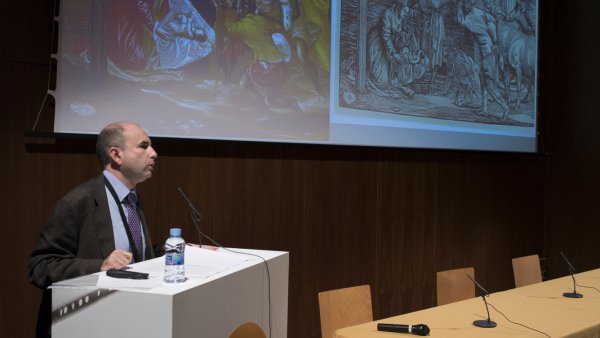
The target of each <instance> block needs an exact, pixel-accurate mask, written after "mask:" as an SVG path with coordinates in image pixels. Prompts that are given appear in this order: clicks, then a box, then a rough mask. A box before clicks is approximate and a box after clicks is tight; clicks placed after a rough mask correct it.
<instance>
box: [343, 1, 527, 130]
mask: <svg viewBox="0 0 600 338" xmlns="http://www.w3.org/2000/svg"><path fill="white" fill-rule="evenodd" d="M338 8H339V14H340V15H339V16H338V25H337V29H336V30H335V32H334V34H335V35H336V36H337V37H338V38H339V41H338V43H336V44H335V47H336V53H335V55H336V57H337V58H338V61H339V68H338V69H337V72H338V74H337V75H336V76H335V81H336V83H335V86H336V89H337V92H336V94H335V95H336V96H335V102H336V109H335V111H336V112H337V113H336V115H337V118H338V120H341V121H346V122H347V123H352V121H354V120H353V118H354V119H358V120H357V121H360V123H364V122H365V121H367V119H369V118H371V119H372V121H375V122H373V123H382V124H385V123H393V122H394V121H396V122H398V121H400V122H398V123H401V121H411V122H412V123H419V125H420V126H421V127H423V128H427V127H428V126H433V128H445V127H452V126H460V127H461V128H463V129H464V128H467V129H468V128H473V129H474V130H478V131H480V132H483V133H486V132H490V133H495V132H499V133H512V132H516V133H521V134H524V135H532V134H533V133H535V114H536V62H537V43H536V41H537V39H536V36H537V2H536V1H535V0H418V1H416V0H390V1H380V0H346V1H343V2H341V3H340V4H339V7H338ZM360 22H363V25H362V26H361V24H360ZM334 120H335V119H334Z"/></svg>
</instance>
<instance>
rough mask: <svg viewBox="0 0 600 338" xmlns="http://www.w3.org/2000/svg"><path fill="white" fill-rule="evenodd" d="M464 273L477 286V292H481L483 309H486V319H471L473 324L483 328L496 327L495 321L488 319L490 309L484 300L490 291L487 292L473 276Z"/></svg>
mask: <svg viewBox="0 0 600 338" xmlns="http://www.w3.org/2000/svg"><path fill="white" fill-rule="evenodd" d="M466 275H467V277H469V279H470V280H471V281H472V282H473V284H475V285H476V286H477V288H478V289H479V292H481V298H482V299H483V302H484V303H485V311H487V319H480V320H475V321H473V325H475V326H477V327H483V328H492V327H496V322H495V321H493V320H490V310H489V309H488V303H487V301H486V300H485V297H486V296H488V297H489V295H490V293H489V292H487V290H486V289H485V288H484V287H483V286H481V284H479V283H477V281H476V280H475V278H473V277H471V276H469V275H468V274H466Z"/></svg>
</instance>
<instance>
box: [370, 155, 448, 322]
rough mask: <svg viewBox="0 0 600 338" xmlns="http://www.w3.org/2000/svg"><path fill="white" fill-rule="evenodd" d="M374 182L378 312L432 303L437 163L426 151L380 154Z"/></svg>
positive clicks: (438, 200)
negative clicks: (377, 174) (377, 219)
mask: <svg viewBox="0 0 600 338" xmlns="http://www.w3.org/2000/svg"><path fill="white" fill-rule="evenodd" d="M380 167H381V169H380V173H379V182H378V187H379V189H378V201H379V203H378V205H377V210H378V215H379V222H378V223H379V225H380V226H379V228H378V231H379V239H380V241H378V245H377V272H376V273H377V275H376V276H377V283H376V286H377V288H376V289H374V291H375V292H374V294H376V295H377V297H378V299H379V307H378V311H376V312H378V313H379V314H380V315H381V316H384V317H386V316H391V315H393V314H399V313H405V312H408V311H410V310H411V309H415V308H422V307H423V306H424V305H425V306H427V304H430V303H431V299H432V298H431V297H432V296H433V293H431V290H432V287H433V286H434V284H433V282H434V281H433V280H432V279H431V275H432V274H434V264H432V263H433V262H434V260H435V254H436V248H435V245H436V243H435V241H434V235H435V231H436V229H437V227H438V226H439V223H440V221H439V219H438V218H439V205H440V203H441V202H442V201H440V198H439V194H438V189H439V184H440V182H439V181H438V179H439V177H438V170H439V167H438V165H437V163H436V162H435V161H432V157H431V155H430V154H428V153H427V152H423V151H390V150H387V151H385V152H384V155H382V161H381V164H380Z"/></svg>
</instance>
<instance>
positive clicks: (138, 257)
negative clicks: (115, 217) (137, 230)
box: [104, 176, 144, 263]
mask: <svg viewBox="0 0 600 338" xmlns="http://www.w3.org/2000/svg"><path fill="white" fill-rule="evenodd" d="M104 185H106V187H107V188H108V191H110V194H111V195H112V197H113V198H114V199H115V203H117V207H118V208H119V214H120V215H121V220H122V221H123V226H124V227H125V232H126V233H127V239H128V240H129V249H130V250H131V252H132V253H133V260H134V263H135V262H141V261H143V260H144V259H143V257H142V255H140V253H138V251H137V246H136V245H135V241H134V240H133V235H132V234H131V230H129V223H127V217H125V212H124V211H123V207H122V206H121V201H119V196H117V192H116V191H115V188H113V186H112V184H110V182H109V181H108V179H107V178H106V176H104ZM135 208H136V210H137V212H138V215H140V220H141V218H142V217H141V212H140V210H139V209H138V207H137V203H136V205H135ZM142 233H143V229H142ZM143 238H144V237H142V239H143ZM142 250H144V243H143V241H142Z"/></svg>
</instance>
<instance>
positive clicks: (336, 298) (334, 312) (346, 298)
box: [319, 285, 373, 338]
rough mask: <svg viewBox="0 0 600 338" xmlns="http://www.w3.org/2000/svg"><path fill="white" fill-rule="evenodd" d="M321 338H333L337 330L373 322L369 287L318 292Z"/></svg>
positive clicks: (362, 286) (361, 286)
mask: <svg viewBox="0 0 600 338" xmlns="http://www.w3.org/2000/svg"><path fill="white" fill-rule="evenodd" d="M319 312H320V314H321V337H322V338H333V334H334V333H335V331H336V330H337V329H341V328H343V327H347V326H352V325H358V324H362V323H368V322H372V321H373V306H372V305H371V287H370V286H369V285H360V286H353V287H349V288H344V289H337V290H331V291H323V292H319Z"/></svg>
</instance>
